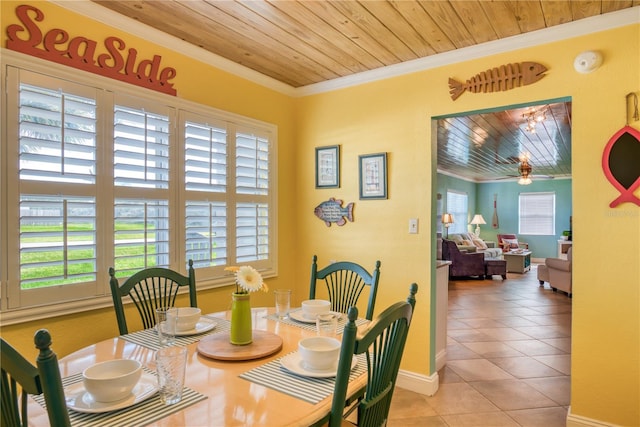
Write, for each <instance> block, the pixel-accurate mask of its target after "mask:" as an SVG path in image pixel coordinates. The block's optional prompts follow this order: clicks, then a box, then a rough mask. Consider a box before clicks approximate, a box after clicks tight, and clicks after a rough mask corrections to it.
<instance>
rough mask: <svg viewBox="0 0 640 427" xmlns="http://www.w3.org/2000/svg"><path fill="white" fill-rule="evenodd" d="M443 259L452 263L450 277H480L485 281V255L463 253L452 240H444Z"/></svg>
mask: <svg viewBox="0 0 640 427" xmlns="http://www.w3.org/2000/svg"><path fill="white" fill-rule="evenodd" d="M442 259H444V260H448V261H451V265H450V266H449V277H468V276H478V277H479V278H480V279H484V274H485V267H484V254H483V253H481V252H469V253H463V252H460V250H459V249H458V245H456V243H455V242H453V241H451V240H446V239H445V240H442Z"/></svg>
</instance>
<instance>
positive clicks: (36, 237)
mask: <svg viewBox="0 0 640 427" xmlns="http://www.w3.org/2000/svg"><path fill="white" fill-rule="evenodd" d="M43 255H45V256H43ZM95 279H96V203H95V199H94V198H91V197H73V196H64V195H58V196H51V197H48V196H39V195H29V194H23V195H21V196H20V287H21V289H31V288H34V287H42V286H59V285H67V284H72V283H81V282H88V281H94V280H95Z"/></svg>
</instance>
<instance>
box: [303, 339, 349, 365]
mask: <svg viewBox="0 0 640 427" xmlns="http://www.w3.org/2000/svg"><path fill="white" fill-rule="evenodd" d="M340 345H341V343H340V341H338V340H337V339H335V338H331V337H308V338H303V339H301V340H300V341H299V342H298V352H299V353H300V358H301V359H302V364H303V365H304V367H305V368H306V369H309V370H312V371H327V370H330V369H336V367H337V365H338V358H339V357H340Z"/></svg>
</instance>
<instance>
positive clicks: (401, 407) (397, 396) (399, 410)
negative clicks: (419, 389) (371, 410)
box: [389, 387, 438, 419]
mask: <svg viewBox="0 0 640 427" xmlns="http://www.w3.org/2000/svg"><path fill="white" fill-rule="evenodd" d="M389 414H390V416H391V414H393V418H395V419H399V418H411V417H415V416H416V415H420V416H421V417H422V416H433V415H438V414H437V412H436V411H435V410H434V409H433V408H432V407H431V406H430V405H429V403H428V402H427V396H424V395H422V394H418V393H415V392H412V391H409V390H405V389H403V388H400V387H396V388H395V390H393V398H392V399H391V409H390V411H389Z"/></svg>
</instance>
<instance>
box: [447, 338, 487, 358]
mask: <svg viewBox="0 0 640 427" xmlns="http://www.w3.org/2000/svg"><path fill="white" fill-rule="evenodd" d="M480 358H482V356H480V355H479V354H478V353H476V352H474V351H473V350H471V349H470V348H469V347H466V346H464V345H463V344H460V343H457V342H456V343H454V344H448V345H447V360H460V359H462V360H464V359H480Z"/></svg>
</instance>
